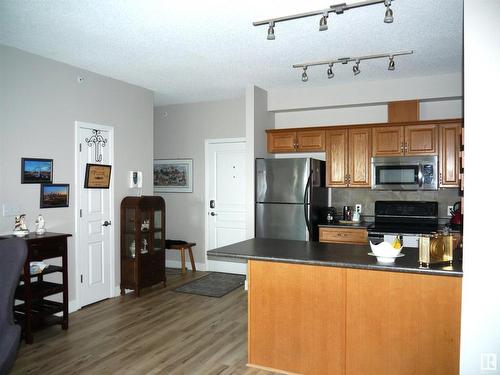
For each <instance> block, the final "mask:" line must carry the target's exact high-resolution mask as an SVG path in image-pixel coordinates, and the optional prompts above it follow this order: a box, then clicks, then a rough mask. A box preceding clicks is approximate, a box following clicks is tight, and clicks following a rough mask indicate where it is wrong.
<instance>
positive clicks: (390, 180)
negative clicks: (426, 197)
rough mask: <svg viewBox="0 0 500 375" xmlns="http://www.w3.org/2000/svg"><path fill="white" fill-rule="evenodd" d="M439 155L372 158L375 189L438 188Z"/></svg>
mask: <svg viewBox="0 0 500 375" xmlns="http://www.w3.org/2000/svg"><path fill="white" fill-rule="evenodd" d="M437 188H438V157H437V156H401V157H400V156H387V157H373V158H372V189H374V190H437Z"/></svg>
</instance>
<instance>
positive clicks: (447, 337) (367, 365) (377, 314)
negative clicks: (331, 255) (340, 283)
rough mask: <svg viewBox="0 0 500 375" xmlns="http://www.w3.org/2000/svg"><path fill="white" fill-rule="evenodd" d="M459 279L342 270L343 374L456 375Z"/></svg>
mask: <svg viewBox="0 0 500 375" xmlns="http://www.w3.org/2000/svg"><path fill="white" fill-rule="evenodd" d="M461 281H462V279H461V278H457V277H446V276H431V275H416V274H406V273H398V272H381V271H365V270H347V281H346V286H347V293H346V332H347V335H346V374H352V375H354V374H371V375H391V374H394V375H420V374H426V375H451V374H458V373H459V364H460V357H459V355H460V305H461Z"/></svg>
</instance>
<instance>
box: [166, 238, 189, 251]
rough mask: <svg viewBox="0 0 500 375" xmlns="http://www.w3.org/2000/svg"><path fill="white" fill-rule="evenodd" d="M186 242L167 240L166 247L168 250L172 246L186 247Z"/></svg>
mask: <svg viewBox="0 0 500 375" xmlns="http://www.w3.org/2000/svg"><path fill="white" fill-rule="evenodd" d="M185 244H187V242H186V241H182V240H165V247H166V248H167V249H168V248H169V247H170V246H172V245H185Z"/></svg>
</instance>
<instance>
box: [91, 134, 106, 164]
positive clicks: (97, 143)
mask: <svg viewBox="0 0 500 375" xmlns="http://www.w3.org/2000/svg"><path fill="white" fill-rule="evenodd" d="M85 142H87V146H89V147H94V148H95V150H94V151H95V162H96V163H100V162H102V153H101V147H104V146H106V143H107V142H108V140H107V139H106V138H104V137H103V136H102V135H101V131H100V130H97V129H92V136H91V137H90V138H85Z"/></svg>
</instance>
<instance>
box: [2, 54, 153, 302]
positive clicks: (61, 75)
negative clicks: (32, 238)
mask: <svg viewBox="0 0 500 375" xmlns="http://www.w3.org/2000/svg"><path fill="white" fill-rule="evenodd" d="M78 76H82V77H84V78H85V80H84V82H83V83H78V82H77V77H78ZM0 116H1V120H0V172H1V177H0V204H3V205H7V206H10V207H18V208H19V213H26V214H27V222H28V224H29V228H30V229H31V230H33V229H34V221H35V219H36V217H37V215H38V214H39V213H41V214H42V215H43V216H44V218H45V222H46V226H47V229H48V230H49V231H51V232H63V233H72V234H74V229H75V199H74V198H75V191H76V189H77V187H76V186H75V181H74V175H75V172H74V169H75V162H74V159H75V144H74V139H75V134H74V132H75V121H84V122H90V123H97V124H102V125H108V126H113V127H114V128H115V140H114V141H115V143H114V150H115V153H114V157H115V163H114V165H113V171H114V179H115V180H114V196H115V202H114V204H115V211H114V214H115V218H116V219H115V220H116V223H115V225H114V230H115V244H116V248H115V249H114V251H115V256H116V264H115V275H116V285H119V280H120V269H119V264H120V263H119V259H120V257H119V243H120V238H119V235H120V230H119V228H120V227H119V217H120V202H121V200H122V199H123V197H124V196H126V195H128V194H130V191H129V189H128V187H127V171H129V170H141V171H142V172H143V176H144V189H143V192H144V194H151V193H152V163H151V160H152V157H153V151H152V148H153V93H152V92H151V91H149V90H146V89H143V88H140V87H137V86H133V85H130V84H127V83H124V82H120V81H117V80H114V79H111V78H107V77H103V76H100V75H97V74H94V73H91V72H89V71H85V70H82V69H79V68H76V67H72V66H69V65H66V64H63V63H59V62H56V61H53V60H49V59H46V58H43V57H40V56H36V55H33V54H30V53H26V52H23V51H20V50H17V49H14V48H10V47H6V46H1V45H0ZM22 157H36V158H48V159H54V183H69V184H70V200H71V202H70V206H69V207H68V208H51V209H40V208H39V204H40V186H39V185H34V184H21V176H20V167H21V158H22ZM13 226H14V217H12V216H8V217H4V216H3V215H2V212H1V211H0V233H9V232H11V231H12V229H13ZM68 243H69V299H70V304H71V303H72V302H73V303H74V299H75V290H76V275H75V251H77V249H76V248H75V238H74V237H71V238H70V239H69V241H68Z"/></svg>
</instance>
